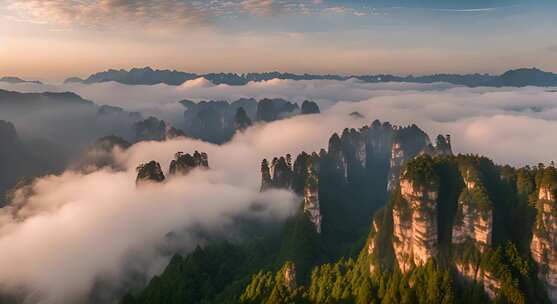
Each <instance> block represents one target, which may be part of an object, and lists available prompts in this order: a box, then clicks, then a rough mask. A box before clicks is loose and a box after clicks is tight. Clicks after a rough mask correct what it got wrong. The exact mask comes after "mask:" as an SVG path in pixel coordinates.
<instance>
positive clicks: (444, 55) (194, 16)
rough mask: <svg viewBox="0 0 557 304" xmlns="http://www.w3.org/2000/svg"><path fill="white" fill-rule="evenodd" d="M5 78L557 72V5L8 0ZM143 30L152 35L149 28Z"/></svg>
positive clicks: (496, 0) (0, 27) (2, 18)
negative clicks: (118, 73)
mask: <svg viewBox="0 0 557 304" xmlns="http://www.w3.org/2000/svg"><path fill="white" fill-rule="evenodd" d="M0 4H2V5H0V37H3V40H4V42H3V44H2V46H0V56H1V57H2V58H3V60H2V61H0V75H3V76H18V77H22V78H32V79H39V80H47V79H48V80H54V79H56V80H61V79H64V78H66V77H70V76H78V77H86V76H88V75H89V74H92V73H95V72H98V71H104V70H107V69H111V68H115V69H120V68H123V69H130V68H132V67H144V66H151V67H153V68H158V69H167V68H169V69H176V70H181V71H188V72H195V73H206V72H236V73H244V72H266V71H281V72H292V73H316V74H327V73H331V74H381V73H389V74H401V75H408V74H432V73H437V72H439V73H476V72H478V73H491V74H497V73H501V72H503V71H505V70H508V69H511V68H516V67H533V66H534V67H538V68H540V69H543V70H550V71H556V70H557V41H556V40H555V39H554V38H553V37H556V36H557V35H556V34H557V33H556V32H557V29H555V27H554V26H552V23H551V21H552V19H553V17H554V16H553V13H552V12H555V8H556V4H555V3H554V2H551V1H545V0H542V1H535V2H534V1H529V0H476V1H467V2H466V3H461V2H459V1H438V0H429V1H408V0H398V1H384V0H376V1H358V0H302V1H290V0H234V1H223V0H218V1H210V2H199V1H189V0H172V1H165V2H157V1H148V0H137V1H121V0H101V1H92V0H87V1H76V0H48V1H37V0H0ZM138 28H141V31H138Z"/></svg>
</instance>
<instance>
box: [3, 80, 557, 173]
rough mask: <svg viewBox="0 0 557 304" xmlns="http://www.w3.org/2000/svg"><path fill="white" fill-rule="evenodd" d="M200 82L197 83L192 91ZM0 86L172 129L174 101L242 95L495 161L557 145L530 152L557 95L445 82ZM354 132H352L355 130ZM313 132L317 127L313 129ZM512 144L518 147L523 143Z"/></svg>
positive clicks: (542, 153)
mask: <svg viewBox="0 0 557 304" xmlns="http://www.w3.org/2000/svg"><path fill="white" fill-rule="evenodd" d="M197 82H199V83H201V84H202V85H192V84H194V83H197ZM0 87H4V88H8V89H12V90H20V91H35V92H36V91H45V90H54V91H68V90H69V91H75V92H77V93H79V94H80V95H82V96H84V97H86V98H87V99H90V100H93V101H95V102H97V103H100V104H110V105H116V106H120V107H122V108H125V109H128V110H132V111H140V112H142V113H144V114H145V115H156V116H158V117H161V118H164V119H165V120H166V121H168V122H171V123H172V124H174V125H175V126H177V127H180V125H181V124H182V123H183V111H184V108H183V107H182V106H181V105H180V104H178V103H177V101H179V100H182V99H190V100H195V101H200V100H229V101H232V100H236V99H239V98H243V97H245V98H249V97H254V98H257V99H262V98H284V99H287V100H291V101H295V102H298V103H301V102H302V101H303V100H306V99H309V100H314V101H316V102H317V103H318V104H319V105H320V107H321V108H322V110H325V112H330V114H329V115H322V116H321V117H322V118H326V117H333V118H334V117H336V116H339V117H344V116H347V115H348V114H349V113H350V112H352V111H360V112H361V113H363V114H365V115H366V117H367V120H365V121H357V123H358V124H364V123H369V122H370V121H371V120H373V119H375V118H378V119H381V120H389V121H392V122H393V123H396V124H410V123H416V124H418V125H419V126H420V127H422V128H424V129H425V130H426V131H427V132H428V133H430V134H432V135H436V134H445V133H447V132H448V133H451V134H453V138H454V145H455V148H456V151H457V152H462V153H479V154H483V155H486V156H489V157H491V158H493V159H494V160H495V161H497V162H499V163H510V164H513V165H526V164H533V163H538V162H548V161H550V160H555V159H557V155H555V153H554V151H557V146H556V147H550V148H548V149H531V145H530V144H529V143H530V142H548V143H549V142H551V141H550V140H549V139H548V138H547V136H548V135H547V134H551V132H557V128H556V125H555V124H556V122H557V99H556V95H557V93H554V92H551V90H548V89H546V88H536V87H526V88H466V87H459V86H455V85H451V84H446V83H433V84H416V83H394V82H393V83H375V84H373V83H364V82H361V81H358V80H355V79H350V80H348V81H332V80H318V81H293V80H281V79H273V80H269V81H263V82H251V83H248V84H247V85H245V86H229V85H223V84H221V85H207V84H206V83H205V82H204V81H202V80H194V81H193V82H192V83H188V85H183V86H167V85H156V86H127V85H122V84H118V83H114V82H110V83H101V84H94V85H80V84H71V85H48V84H47V85H42V86H41V85H34V84H19V85H10V84H0ZM495 117H497V119H495ZM333 118H327V119H333ZM503 118H504V119H503ZM334 119H336V118H334ZM339 119H340V118H339ZM288 121H289V122H292V121H293V120H288ZM296 121H297V120H296ZM339 121H340V122H339V123H331V122H329V121H327V122H321V123H318V125H319V126H320V128H322V130H323V132H324V135H323V136H322V137H323V138H327V137H328V136H329V135H330V133H331V132H329V131H332V130H339V129H342V128H343V127H344V125H343V124H347V123H352V122H353V120H350V121H348V122H346V121H345V120H339ZM503 121H513V125H512V128H511V127H506V126H505V125H504V124H502V122H503ZM495 122H497V123H495ZM277 124H281V126H282V128H283V129H284V130H287V129H288V130H290V129H292V130H294V129H295V128H296V127H289V126H288V125H286V122H280V123H277ZM282 124H284V125H282ZM274 125H276V124H271V125H270V126H269V127H271V126H274ZM304 125H305V126H307V124H304ZM324 125H330V126H331V128H326V129H323V127H322V126H324ZM352 126H354V127H357V125H352ZM480 126H481V127H482V128H489V132H490V133H483V135H482V133H480V132H478V131H474V130H477V129H478V128H480ZM532 126H536V128H540V130H539V132H538V135H535V134H534V135H531V134H529V135H528V136H523V133H521V132H515V133H511V134H507V133H506V130H513V128H514V127H517V128H522V129H524V130H530V129H532V128H533V127H532ZM542 127H543V128H542ZM316 130H320V129H318V128H317V127H316ZM465 130H468V131H467V132H465ZM293 132H297V131H293ZM315 132H318V131H315ZM546 132H548V133H547V134H546ZM299 134H301V135H300V136H306V137H312V138H313V136H314V135H308V134H305V133H303V132H301V131H300V133H299ZM310 134H311V133H310ZM485 134H492V135H493V134H501V136H500V137H498V136H495V135H493V136H494V137H492V136H491V135H490V137H486V135H485ZM513 134H514V136H512V135H513ZM544 134H545V135H544ZM273 136H276V135H273ZM293 136H294V135H293ZM266 138H268V137H266ZM486 138H488V139H489V140H486ZM277 142H283V141H277ZM284 142H287V141H284ZM512 143H522V145H519V144H512ZM325 145H326V140H323V141H321V142H320V145H315V146H313V147H314V148H315V149H318V148H321V147H323V146H325ZM516 146H521V148H520V149H519V148H518V147H516ZM276 148H278V147H276ZM290 152H292V153H297V152H299V150H296V149H293V150H291V151H290Z"/></svg>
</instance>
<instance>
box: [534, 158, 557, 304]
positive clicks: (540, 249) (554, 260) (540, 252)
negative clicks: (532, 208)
mask: <svg viewBox="0 0 557 304" xmlns="http://www.w3.org/2000/svg"><path fill="white" fill-rule="evenodd" d="M543 175H544V176H543V180H542V184H541V186H540V189H539V193H538V199H539V200H538V202H537V218H536V223H535V227H534V229H533V236H532V243H531V245H530V251H531V253H532V258H533V259H534V260H535V261H536V262H537V263H538V266H539V269H540V273H539V277H540V279H541V280H542V281H544V282H545V285H546V288H547V291H548V294H549V298H550V299H551V301H552V302H553V303H556V302H557V208H556V206H555V203H556V202H555V191H556V189H557V172H556V170H555V168H553V167H550V168H546V169H545V170H544V174H543Z"/></svg>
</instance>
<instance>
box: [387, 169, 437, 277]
mask: <svg viewBox="0 0 557 304" xmlns="http://www.w3.org/2000/svg"><path fill="white" fill-rule="evenodd" d="M438 191H439V190H438V184H436V183H435V182H432V183H430V184H428V185H425V184H418V183H416V182H415V181H414V180H413V179H407V178H403V179H401V181H400V195H401V198H402V200H401V202H400V203H399V204H397V205H396V206H395V207H394V209H393V248H394V251H395V256H396V259H397V262H398V265H399V267H400V270H401V271H403V272H406V271H408V270H409V269H410V268H411V267H412V265H423V264H425V263H426V262H427V260H429V259H430V258H432V257H434V256H435V255H436V254H437V214H436V211H437V197H438Z"/></svg>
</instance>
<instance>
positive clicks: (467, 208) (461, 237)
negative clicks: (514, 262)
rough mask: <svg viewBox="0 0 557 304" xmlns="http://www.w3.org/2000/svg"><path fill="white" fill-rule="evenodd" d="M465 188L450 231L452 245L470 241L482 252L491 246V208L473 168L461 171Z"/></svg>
mask: <svg viewBox="0 0 557 304" xmlns="http://www.w3.org/2000/svg"><path fill="white" fill-rule="evenodd" d="M462 175H463V179H464V184H465V186H466V187H465V188H464V189H463V190H462V193H461V194H460V196H459V199H458V207H457V212H456V217H455V221H454V225H453V231H452V242H453V244H463V243H465V242H466V241H468V240H470V241H472V243H473V244H475V245H476V246H477V248H478V250H480V252H483V251H484V250H485V248H486V247H487V246H489V245H491V238H492V234H493V208H492V203H491V202H490V201H489V197H488V195H487V192H486V191H485V189H484V187H483V185H482V184H481V182H480V180H479V179H480V178H479V174H478V172H477V171H476V170H475V169H473V168H466V169H463V174H462Z"/></svg>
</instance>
